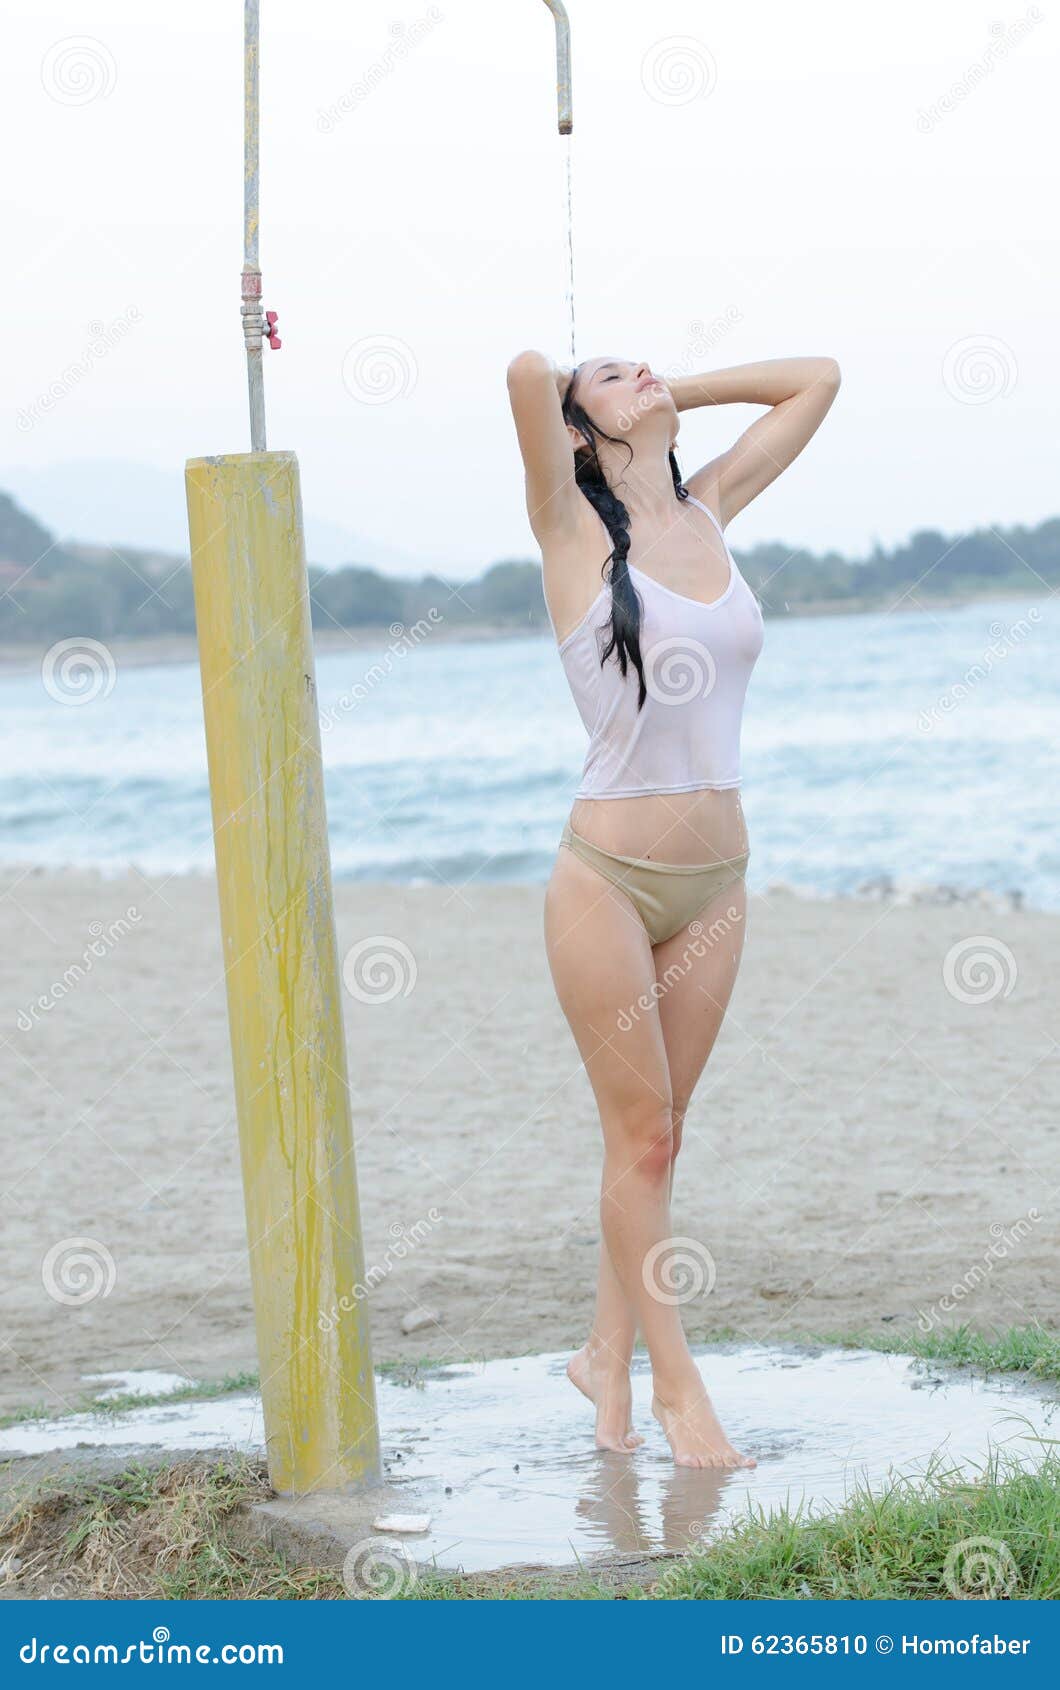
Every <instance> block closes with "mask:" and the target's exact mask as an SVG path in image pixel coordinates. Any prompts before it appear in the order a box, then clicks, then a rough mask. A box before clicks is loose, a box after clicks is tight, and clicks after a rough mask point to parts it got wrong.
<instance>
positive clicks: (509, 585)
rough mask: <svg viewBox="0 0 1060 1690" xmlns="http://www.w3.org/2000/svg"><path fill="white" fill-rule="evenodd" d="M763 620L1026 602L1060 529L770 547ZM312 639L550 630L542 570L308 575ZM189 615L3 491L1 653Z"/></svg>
mask: <svg viewBox="0 0 1060 1690" xmlns="http://www.w3.org/2000/svg"><path fill="white" fill-rule="evenodd" d="M738 561H739V564H740V568H741V570H742V571H743V573H744V575H745V576H746V577H747V579H748V581H749V582H750V584H751V586H752V587H753V588H754V589H755V591H756V592H757V593H758V595H759V597H760V599H761V601H762V605H763V609H764V610H765V612H766V614H767V615H773V616H776V615H781V616H782V615H786V614H788V615H790V614H796V613H798V612H799V611H806V610H810V609H813V610H820V609H828V608H832V609H837V610H838V609H843V608H847V609H869V608H873V607H887V606H890V605H892V604H894V603H896V602H897V601H899V600H903V601H904V602H907V603H910V604H911V603H915V602H916V601H917V600H921V601H926V600H930V601H932V602H937V601H939V600H940V599H941V600H944V599H946V598H954V599H957V598H966V597H972V596H977V597H982V596H984V595H986V594H988V593H996V594H998V595H1003V594H1012V595H1018V594H1024V593H1031V592H1035V591H1038V590H1041V589H1042V588H1043V586H1044V587H1045V589H1049V588H1051V587H1054V586H1058V585H1060V517H1051V518H1049V520H1048V521H1046V522H1042V523H1039V524H1038V525H1037V527H1034V528H1027V527H1014V528H1007V529H996V530H995V529H990V528H986V529H976V530H975V531H974V532H973V533H970V534H964V535H957V536H953V535H945V534H941V533H938V532H937V531H936V530H933V529H921V530H920V531H919V532H917V533H916V534H914V535H913V536H912V537H911V538H910V539H909V540H907V541H906V542H905V543H904V544H902V545H900V546H897V547H895V548H894V549H892V550H890V551H884V550H882V549H881V548H880V547H877V548H876V549H875V551H874V552H873V553H872V555H871V556H870V557H868V558H865V559H850V558H845V557H843V556H842V555H841V554H840V553H838V552H824V553H814V552H810V551H806V550H803V549H799V548H795V549H792V548H790V547H787V546H783V545H778V544H775V543H773V544H768V545H759V546H755V547H753V548H752V549H751V550H749V551H747V552H741V553H740V554H739V559H738ZM309 579H310V593H311V599H312V605H313V621H314V624H315V625H316V626H318V627H335V626H339V627H344V628H357V627H371V626H380V627H384V626H389V624H391V623H394V622H400V623H403V624H404V625H405V626H406V627H411V626H412V625H413V624H415V623H416V622H417V621H419V620H420V619H421V618H426V617H427V615H428V612H429V611H430V610H431V609H432V608H437V609H439V610H441V611H442V613H443V615H444V617H445V623H446V626H447V627H448V628H450V629H452V628H454V627H460V626H461V625H465V624H466V625H468V626H470V625H472V624H474V623H479V624H480V625H482V624H485V625H488V626H490V627H494V626H496V627H502V628H510V629H512V630H513V631H515V630H517V629H525V630H530V631H533V630H538V629H545V628H547V627H548V614H547V612H546V609H545V601H544V596H543V594H542V590H541V567H540V564H539V563H538V562H536V561H534V560H533V559H528V558H510V559H505V560H503V561H501V562H498V563H495V564H494V565H493V566H492V567H491V568H490V569H488V570H487V571H486V573H485V574H484V575H482V576H480V577H478V578H477V579H476V580H473V581H458V580H456V579H453V578H446V577H443V576H441V575H438V574H431V575H424V576H421V577H419V578H414V577H411V576H409V577H404V578H402V577H397V576H394V575H389V574H386V575H384V574H381V573H380V571H379V570H377V569H373V568H371V567H369V566H366V565H363V564H347V565H345V566H344V567H341V568H338V569H330V570H323V569H320V568H316V567H311V568H310V571H309ZM194 630H195V613H194V606H193V602H192V590H191V571H190V569H189V567H188V560H187V557H186V556H184V555H181V554H180V553H176V552H160V551H157V550H137V549H136V548H133V547H129V546H121V547H120V548H113V547H108V546H100V545H87V544H81V543H75V542H73V541H66V542H64V543H63V544H62V545H60V544H59V543H57V541H56V539H55V537H54V535H53V534H51V533H50V532H49V531H48V530H47V529H46V528H45V527H44V526H43V524H42V523H40V522H39V521H37V519H36V518H34V517H32V516H30V515H29V513H28V512H26V511H25V510H23V509H22V508H21V507H20V506H19V505H18V504H16V502H15V500H14V499H12V498H11V497H10V495H9V494H5V493H0V641H2V642H4V643H11V642H16V641H23V640H27V641H28V640H35V641H39V640H41V639H49V640H55V639H61V638H65V637H69V636H73V635H87V636H89V637H90V638H94V639H101V640H106V639H108V638H119V637H120V638H131V639H135V638H140V637H148V636H157V635H160V634H192V633H194Z"/></svg>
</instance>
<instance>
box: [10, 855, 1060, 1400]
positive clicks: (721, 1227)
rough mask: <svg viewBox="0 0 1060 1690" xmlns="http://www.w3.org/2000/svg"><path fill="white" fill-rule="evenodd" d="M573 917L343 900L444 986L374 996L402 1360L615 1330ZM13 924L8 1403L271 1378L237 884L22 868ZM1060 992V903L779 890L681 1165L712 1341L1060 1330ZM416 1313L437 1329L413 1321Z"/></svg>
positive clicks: (372, 1044)
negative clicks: (575, 1026) (105, 1377)
mask: <svg viewBox="0 0 1060 1690" xmlns="http://www.w3.org/2000/svg"><path fill="white" fill-rule="evenodd" d="M542 896H543V888H541V887H539V886H525V885H523V886H476V885H472V886H469V887H466V888H463V889H445V888H436V887H404V886H395V885H384V886H376V885H366V884H356V883H343V884H340V885H339V886H338V887H337V892H336V897H337V923H338V933H339V943H340V953H345V951H346V950H348V948H349V947H350V946H351V945H353V944H354V943H355V942H356V941H357V940H358V939H361V938H363V937H365V936H367V935H387V936H390V937H392V938H396V939H399V940H400V941H401V942H402V943H403V944H404V945H406V946H407V947H408V948H409V950H410V952H411V953H412V955H413V956H414V958H415V966H416V983H415V987H414V989H413V990H412V992H411V993H410V994H409V995H408V996H400V995H399V996H396V997H393V998H392V999H390V1000H389V1001H377V1002H358V1001H357V1000H356V999H355V998H353V997H351V996H350V995H349V994H347V995H346V996H345V1014H346V1024H347V1038H348V1043H349V1050H350V1066H351V1072H352V1075H353V1104H354V1121H355V1129H356V1135H357V1165H358V1176H359V1182H360V1191H361V1206H362V1214H363V1221H364V1234H365V1254H366V1260H367V1262H368V1264H370V1265H371V1264H377V1265H381V1266H382V1267H383V1268H384V1272H383V1274H382V1277H381V1279H380V1282H379V1284H378V1285H377V1287H376V1289H375V1291H374V1292H373V1294H372V1300H371V1312H372V1337H373V1348H374V1353H375V1357H376V1360H377V1361H389V1360H396V1359H402V1358H408V1359H410V1360H411V1359H414V1358H416V1357H418V1356H429V1357H432V1358H446V1357H451V1358H454V1359H456V1358H463V1357H468V1356H482V1357H486V1356H507V1355H515V1354H519V1353H522V1352H527V1351H534V1350H538V1351H539V1350H545V1349H562V1348H565V1347H573V1346H575V1345H577V1344H578V1343H580V1342H581V1341H582V1339H583V1338H584V1336H585V1333H586V1329H587V1325H588V1321H589V1319H590V1316H591V1310H592V1293H593V1284H594V1276H595V1268H596V1257H597V1248H598V1241H599V1228H598V1218H597V1192H598V1181H599V1169H600V1145H599V1136H598V1134H599V1129H598V1126H597V1123H596V1117H595V1110H594V1105H593V1099H592V1094H591V1091H590V1089H589V1085H588V1081H587V1079H586V1076H585V1073H584V1071H583V1069H582V1068H581V1065H580V1063H579V1060H578V1057H577V1053H576V1051H575V1048H574V1044H573V1040H572V1039H571V1036H570V1033H569V1031H568V1029H567V1026H566V1023H565V1021H564V1019H563V1017H562V1014H561V1012H560V1010H559V1007H558V1005H557V1003H556V1001H555V998H554V996H553V991H552V985H551V981H550V978H549V974H548V967H547V962H546V958H545V953H544V946H543V940H542V933H541V912H542ZM129 912H133V913H132V914H130V913H129ZM0 922H2V932H3V943H2V947H0V970H2V976H3V1003H4V1011H5V1013H4V1044H5V1051H4V1072H5V1080H6V1084H5V1088H4V1089H5V1101H6V1108H5V1119H6V1131H5V1135H4V1136H5V1156H4V1167H3V1174H2V1176H0V1189H2V1195H3V1227H4V1236H5V1239H6V1245H7V1249H6V1261H7V1268H6V1272H5V1275H4V1284H3V1290H2V1298H3V1324H2V1339H3V1343H2V1346H0V1356H2V1392H0V1401H2V1405H3V1407H4V1408H5V1409H7V1410H10V1409H12V1408H17V1407H21V1406H23V1405H27V1404H31V1403H39V1402H48V1403H51V1404H52V1405H53V1406H55V1407H62V1406H63V1405H66V1404H70V1403H72V1401H73V1398H74V1397H75V1396H76V1395H77V1394H78V1393H79V1392H80V1391H81V1390H83V1389H84V1386H83V1385H82V1383H81V1381H82V1378H83V1376H84V1375H86V1374H89V1373H105V1372H107V1371H108V1370H114V1369H130V1368H157V1369H160V1370H164V1371H167V1372H172V1371H175V1370H176V1371H182V1372H186V1373H187V1374H189V1375H191V1376H193V1377H196V1378H219V1377H221V1376H223V1375H224V1374H226V1373H229V1372H232V1371H235V1370H237V1369H242V1368H253V1367H254V1366H255V1365H256V1360H255V1350H254V1334H253V1321H252V1314H251V1306H250V1296H249V1280H248V1274H247V1265H246V1259H245V1241H244V1222H243V1208H242V1191H241V1185H240V1175H239V1161H238V1141H237V1134H236V1126H235V1121H234V1117H233V1111H232V1088H231V1076H230V1070H229V1052H228V1040H227V1026H226V1015H225V1000H224V987H223V980H222V976H221V968H220V941H219V933H218V918H217V908H216V894H215V888H214V885H213V882H212V880H209V879H205V878H202V879H200V878H191V877H187V878H173V879H169V880H156V881H147V880H144V879H141V878H140V877H138V876H136V875H133V874H130V875H127V876H126V877H124V878H122V879H119V880H106V879H102V878H98V877H96V876H93V875H89V874H83V873H67V874H50V873H42V872H36V871H28V872H25V873H19V872H17V871H13V870H7V871H5V872H4V875H3V877H2V880H0ZM116 924H117V925H116ZM969 941H974V943H971V944H969V943H968V942H969ZM94 942H95V947H96V954H94V953H92V952H91V951H88V948H89V947H90V946H91V945H93V943H94ZM955 947H957V949H955ZM86 951H87V952H88V954H89V955H90V956H91V965H90V966H89V967H87V968H85V967H84V963H83V959H84V957H85V954H86ZM984 957H985V958H986V961H985V963H984V962H983V958H984ZM75 964H81V974H80V977H79V978H76V979H75V980H74V983H73V984H72V986H70V988H69V989H59V990H56V986H57V983H58V982H61V981H62V978H63V975H64V973H66V972H67V971H69V970H70V969H71V968H72V965H75ZM984 968H985V973H984ZM984 981H985V984H984ZM1058 985H1060V916H1056V915H1051V914H1040V913H1035V912H1033V911H1023V912H1019V911H996V912H995V911H991V910H987V909H983V908H979V907H976V906H973V905H967V904H954V905H952V906H950V907H945V908H939V907H926V906H920V905H915V904H914V905H909V904H902V903H892V902H887V901H871V900H866V901H812V900H802V899H799V898H796V897H794V896H793V895H791V894H787V893H775V894H769V895H767V896H765V897H758V898H756V899H755V900H754V901H753V904H752V908H751V911H750V916H749V924H748V937H747V947H746V951H745V957H744V963H743V969H742V972H741V976H740V979H739V982H738V985H737V989H736V994H735V997H734V1000H733V1003H732V1007H731V1010H730V1014H729V1017H728V1020H727V1023H726V1026H725V1028H724V1031H723V1034H722V1037H721V1040H720V1042H719V1045H718V1047H717V1049H716V1051H715V1053H714V1057H713V1060H712V1062H711V1064H710V1066H709V1068H708V1071H707V1073H706V1075H705V1077H704V1079H703V1081H702V1082H701V1085H700V1088H699V1091H698V1093H697V1095H696V1097H695V1099H694V1101H693V1105H692V1109H691V1112H690V1115H689V1119H688V1124H687V1129H686V1135H685V1145H684V1149H683V1152H682V1155H681V1159H680V1161H679V1164H678V1173H677V1181H676V1189H675V1200H674V1217H673V1218H674V1230H675V1232H676V1233H679V1234H682V1235H689V1236H691V1237H693V1238H695V1239H697V1240H701V1241H702V1243H703V1244H704V1245H706V1246H707V1247H708V1248H709V1250H710V1252H711V1255H712V1256H713V1259H714V1261H715V1263H716V1268H717V1280H716V1285H715V1287H714V1289H713V1291H712V1293H711V1294H710V1295H709V1296H706V1297H704V1298H702V1299H700V1300H698V1301H696V1302H694V1303H691V1304H689V1305H688V1306H687V1307H686V1308H685V1310H684V1314H685V1318H686V1326H687V1330H688V1332H689V1336H690V1337H694V1338H706V1337H709V1336H710V1335H711V1333H714V1332H718V1331H719V1330H722V1329H729V1328H734V1329H736V1330H738V1331H739V1332H742V1333H746V1334H749V1335H753V1336H757V1337H761V1338H766V1337H769V1336H775V1335H780V1334H785V1335H786V1334H789V1333H805V1334H813V1333H829V1334H830V1333H840V1332H849V1331H854V1330H861V1329H866V1328H867V1329H869V1330H880V1331H883V1330H885V1329H886V1328H885V1327H884V1325H882V1324H881V1323H884V1322H892V1323H895V1322H896V1323H898V1324H899V1325H901V1324H902V1323H909V1324H915V1323H916V1321H917V1320H918V1318H919V1319H921V1321H923V1320H925V1319H929V1320H934V1321H937V1322H939V1323H941V1324H942V1325H953V1324H957V1323H958V1322H960V1321H962V1320H967V1321H970V1322H971V1323H973V1324H974V1325H977V1326H980V1327H992V1326H1009V1325H1019V1324H1025V1323H1028V1322H1031V1321H1039V1322H1041V1323H1042V1325H1044V1326H1045V1327H1051V1328H1055V1327H1056V1324H1057V1317H1058V1314H1060V1292H1058V1290H1057V1287H1056V1279H1055V1271H1054V1267H1055V1255H1054V1236H1055V1215H1056V1191H1057V1186H1058V1182H1060V1173H1058V1171H1057V1151H1058V1142H1060V1141H1058V1121H1057V1111H1056V1105H1055V1099H1056V1093H1057V1069H1058V1046H1057V1043H1056V1041H1055V1038H1054V1024H1055V1006H1056V1001H1057V995H1058V994H1057V988H1058ZM42 1004H43V1005H44V1007H42ZM432 1209H433V1210H434V1211H436V1216H437V1218H436V1219H434V1220H432V1221H430V1222H428V1224H427V1226H426V1229H424V1228H423V1225H422V1223H423V1221H424V1218H425V1217H426V1216H427V1215H428V1213H429V1211H431V1210H432ZM417 1223H420V1225H419V1227H418V1226H417ZM402 1231H404V1232H405V1233H406V1234H407V1235H411V1237H412V1239H413V1243H412V1246H411V1248H406V1249H405V1250H404V1259H398V1258H397V1254H396V1252H395V1250H394V1244H395V1240H396V1239H397V1238H398V1237H399V1236H400V1235H401V1233H402ZM71 1239H88V1240H92V1241H94V1242H95V1243H96V1244H97V1245H102V1246H103V1247H104V1248H105V1251H106V1252H107V1253H108V1254H109V1257H110V1259H111V1260H112V1261H113V1264H114V1276H113V1286H112V1288H111V1289H110V1291H109V1294H108V1295H106V1296H98V1297H96V1298H95V1299H94V1300H92V1301H90V1302H88V1303H86V1304H84V1305H83V1306H72V1305H69V1304H64V1303H62V1302H58V1301H56V1300H55V1298H54V1296H52V1295H50V1294H49V1292H48V1291H47V1290H46V1289H45V1286H44V1283H43V1278H44V1277H46V1274H45V1275H44V1276H42V1267H43V1266H44V1264H45V1262H46V1259H47V1258H48V1253H49V1251H54V1249H55V1247H56V1246H57V1245H60V1244H62V1243H63V1242H64V1241H67V1240H71ZM419 1309H428V1310H433V1311H435V1312H436V1313H437V1314H438V1315H439V1316H440V1322H439V1323H438V1324H434V1325H430V1326H426V1327H425V1328H423V1329H422V1330H421V1331H418V1332H415V1333H413V1334H405V1333H404V1332H403V1331H402V1324H401V1323H402V1318H403V1317H404V1316H405V1315H406V1314H407V1313H408V1312H409V1311H413V1310H419Z"/></svg>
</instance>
